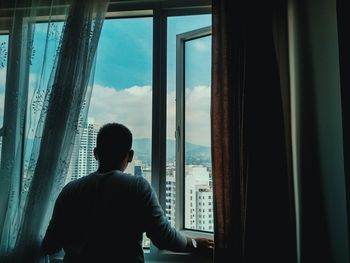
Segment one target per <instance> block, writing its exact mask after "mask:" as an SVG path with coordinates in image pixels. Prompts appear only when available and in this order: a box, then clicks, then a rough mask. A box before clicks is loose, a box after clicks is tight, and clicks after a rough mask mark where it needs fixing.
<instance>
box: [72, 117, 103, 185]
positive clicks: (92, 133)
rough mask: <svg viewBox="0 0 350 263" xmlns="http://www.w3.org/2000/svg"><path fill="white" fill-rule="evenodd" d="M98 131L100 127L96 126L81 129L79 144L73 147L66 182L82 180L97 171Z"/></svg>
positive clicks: (86, 126) (89, 125) (90, 125)
mask: <svg viewBox="0 0 350 263" xmlns="http://www.w3.org/2000/svg"><path fill="white" fill-rule="evenodd" d="M98 129H99V126H98V125H95V124H86V125H85V126H84V127H82V128H80V130H79V134H78V135H77V136H78V138H77V140H76V141H77V143H76V144H75V145H74V147H73V152H72V158H71V163H70V166H69V171H68V175H67V180H66V182H69V181H72V180H75V179H78V178H81V177H83V176H86V175H88V174H90V173H92V172H94V171H96V170H97V168H98V162H97V161H96V160H95V157H94V148H95V147H96V138H97V133H98ZM79 141H80V143H79Z"/></svg>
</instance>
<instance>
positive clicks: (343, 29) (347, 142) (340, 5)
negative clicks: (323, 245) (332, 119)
mask: <svg viewBox="0 0 350 263" xmlns="http://www.w3.org/2000/svg"><path fill="white" fill-rule="evenodd" d="M337 19H338V45H339V63H340V67H339V69H340V86H341V100H342V117H343V145H344V172H345V183H346V197H347V198H346V199H347V212H348V238H350V114H349V112H350V75H349V68H350V50H349V47H350V40H349V37H348V34H349V29H348V25H349V8H348V7H347V5H346V1H343V0H338V1H337Z"/></svg>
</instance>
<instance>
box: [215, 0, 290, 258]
mask: <svg viewBox="0 0 350 263" xmlns="http://www.w3.org/2000/svg"><path fill="white" fill-rule="evenodd" d="M286 19H287V15H286V3H284V2H283V1H278V2H277V1H276V2H275V3H274V2H272V1H270V2H268V1H230V0H216V1H213V83H212V155H213V156H212V157H213V183H214V198H215V242H216V243H215V254H214V259H215V262H229V261H230V262H296V230H295V215H294V199H293V194H292V193H293V191H292V189H293V184H292V169H291V143H290V141H291V139H290V111H289V107H290V106H289V77H288V72H289V69H288V55H287V54H288V39H287V33H286V32H287V28H286V27H287V21H286Z"/></svg>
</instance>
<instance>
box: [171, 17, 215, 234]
mask: <svg viewBox="0 0 350 263" xmlns="http://www.w3.org/2000/svg"><path fill="white" fill-rule="evenodd" d="M210 25H211V15H192V16H176V17H169V18H168V32H167V34H168V36H167V145H166V146H167V164H166V176H167V178H166V213H167V216H168V218H169V220H170V222H171V223H172V225H173V226H174V225H176V222H177V223H178V225H177V226H178V227H179V226H180V225H181V223H179V222H181V221H183V217H184V214H183V213H182V212H181V211H184V210H188V209H190V204H189V203H188V204H187V203H185V202H181V204H180V205H178V206H176V205H177V204H176V200H178V197H177V194H179V192H180V191H179V190H180V189H177V183H176V177H177V173H178V172H179V171H177V168H176V167H177V162H179V160H176V151H177V147H178V144H177V142H176V92H177V91H176V88H177V87H176V78H177V76H176V54H177V50H176V38H177V35H179V34H183V33H185V32H188V31H191V30H196V29H199V28H203V27H206V26H210ZM209 48H211V45H210V46H209ZM206 63H210V61H209V62H206ZM208 76H210V73H209V75H208ZM201 80H202V77H201V75H198V74H197V75H196V76H193V78H192V81H193V82H196V83H197V82H199V83H200V82H201ZM202 84H203V83H202ZM193 114H195V113H193ZM208 128H209V127H208ZM193 146H194V147H196V145H195V142H193ZM188 149H189V150H190V148H188ZM188 149H187V150H188ZM192 157H193V158H195V156H194V155H193V154H192ZM178 210H180V211H178Z"/></svg>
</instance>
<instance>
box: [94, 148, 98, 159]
mask: <svg viewBox="0 0 350 263" xmlns="http://www.w3.org/2000/svg"><path fill="white" fill-rule="evenodd" d="M94 157H95V159H96V161H98V153H97V148H94Z"/></svg>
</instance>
